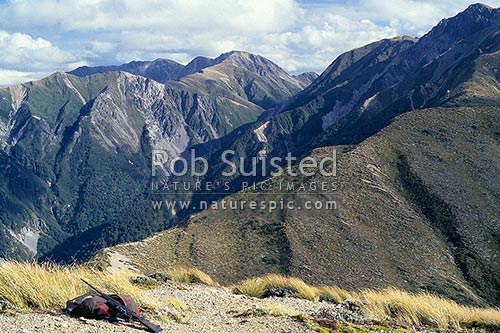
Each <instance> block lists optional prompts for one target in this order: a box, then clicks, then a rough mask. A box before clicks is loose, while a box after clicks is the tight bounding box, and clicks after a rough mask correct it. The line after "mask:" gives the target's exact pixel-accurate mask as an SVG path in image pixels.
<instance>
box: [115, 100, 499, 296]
mask: <svg viewBox="0 0 500 333" xmlns="http://www.w3.org/2000/svg"><path fill="white" fill-rule="evenodd" d="M499 118H500V115H499V112H498V109H496V108H462V109H431V110H424V111H416V112H411V113H409V114H406V115H404V116H402V117H400V118H399V119H397V120H396V121H394V122H393V123H392V124H391V125H389V126H388V127H387V128H385V129H384V130H383V131H381V132H380V133H379V134H377V135H375V136H373V137H371V138H369V139H367V140H366V141H364V142H363V143H361V144H360V145H359V146H357V147H353V148H352V149H349V148H348V147H337V150H338V153H339V154H338V176H337V177H336V180H335V182H336V183H337V186H338V190H337V191H336V192H335V193H333V194H329V195H326V196H325V197H326V198H328V199H333V200H336V201H337V204H338V209H337V210H336V211H308V212H307V213H304V211H298V210H293V211H291V210H290V211H282V212H280V211H275V212H273V213H268V212H263V211H221V210H218V211H213V210H208V211H205V212H202V213H200V214H197V215H196V216H193V217H191V218H190V219H189V220H188V221H186V222H185V223H184V224H182V225H181V226H179V227H177V228H174V229H172V230H168V231H166V232H164V233H161V234H158V235H156V236H153V237H151V238H149V239H146V240H145V241H143V242H140V243H132V244H124V245H119V246H117V247H116V248H114V249H113V250H117V251H119V252H122V253H125V254H126V255H127V256H129V257H130V258H131V260H132V261H133V262H134V263H135V264H137V265H138V266H139V267H140V268H142V269H144V270H145V271H150V272H151V271H154V270H158V269H159V268H161V267H165V266H168V265H172V264H174V263H183V264H194V265H196V266H197V267H200V268H201V269H203V270H204V271H206V272H207V273H209V274H211V275H213V276H214V277H216V278H217V279H218V280H220V281H222V282H231V281H236V280H238V279H241V278H244V277H250V276H256V275H260V274H263V273H267V272H274V273H285V274H290V275H294V276H299V277H301V278H304V279H305V280H306V281H308V282H313V283H329V284H335V285H339V286H341V287H344V288H348V289H355V288H363V287H383V286H397V287H400V288H404V289H410V290H421V289H424V290H433V291H437V292H439V293H441V294H445V295H448V296H451V297H454V298H455V299H459V300H466V301H474V302H479V303H481V302H483V299H486V300H487V301H489V302H491V303H495V302H498V299H499V295H498V294H496V293H497V292H498V290H499V289H498V287H497V286H498V281H499V273H498V272H500V267H498V260H495V258H497V255H498V254H497V253H498V250H499V246H500V244H499V242H498V233H499V228H498V225H499V224H498V216H500V212H499V211H498V210H499V209H498V207H499V205H498V200H499V198H500V193H498V188H497V187H495V184H496V182H495V179H497V175H498V172H499V170H498V168H499V166H500V150H499V148H498V140H499V135H500V134H499V133H500V127H499V125H498V124H500V119H499ZM328 149H329V148H325V149H319V150H316V151H314V152H313V154H312V156H314V157H316V158H319V157H321V156H322V155H323V154H329V151H328ZM341 151H343V152H341ZM278 180H279V179H273V180H271V181H275V182H276V181H278ZM323 180H325V179H321V177H319V176H314V177H312V179H309V180H308V181H317V182H320V181H323ZM326 180H328V179H326ZM285 197H292V194H289V195H285ZM233 198H234V199H245V198H247V197H246V196H245V194H236V195H235V196H233ZM259 198H260V199H265V198H267V199H274V200H276V199H279V197H277V196H275V195H274V196H271V195H267V197H266V195H264V194H261V195H260V196H259ZM318 198H319V196H318V195H310V198H308V199H313V200H314V199H318ZM296 200H298V201H300V200H305V197H304V196H303V195H302V196H296ZM476 295H479V296H480V297H482V298H483V299H478V298H477V296H476Z"/></svg>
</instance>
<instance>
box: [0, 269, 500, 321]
mask: <svg viewBox="0 0 500 333" xmlns="http://www.w3.org/2000/svg"><path fill="white" fill-rule="evenodd" d="M130 274H131V273H123V274H116V275H112V274H110V273H107V272H101V271H97V270H94V269H92V268H89V267H85V266H76V265H74V266H58V265H55V264H41V265H39V264H35V263H18V262H6V263H3V264H1V265H0V300H2V301H6V302H8V303H10V304H11V305H13V306H14V307H15V308H16V309H17V310H18V311H27V310H30V309H42V310H55V309H63V308H64V307H65V305H66V301H67V300H69V299H72V298H74V297H76V296H79V295H82V294H84V293H86V292H90V291H91V290H90V289H89V288H88V287H87V286H86V285H85V284H83V283H82V282H81V281H80V278H84V279H86V280H87V281H89V282H90V283H92V284H93V285H95V286H96V287H97V288H99V289H101V290H102V291H103V292H107V293H120V294H128V295H131V296H132V297H134V298H135V299H136V301H137V302H138V303H139V305H140V306H141V307H145V308H147V309H152V310H158V309H165V308H167V307H171V308H173V309H175V310H177V311H184V310H189V307H188V306H187V305H186V304H185V303H184V302H183V301H181V300H179V299H175V298H165V299H152V298H151V297H148V296H147V295H145V294H144V290H143V289H140V288H139V287H138V286H137V285H134V284H132V283H131V282H130V277H131V276H130ZM166 274H167V276H169V278H170V279H171V280H172V281H174V282H178V283H204V284H207V285H214V282H213V280H212V279H211V278H210V277H209V276H208V275H206V274H205V273H203V272H201V271H199V270H197V269H193V268H172V269H170V270H168V271H167V272H166ZM235 289H236V290H237V291H238V292H239V293H241V294H245V295H248V296H252V297H264V296H266V295H267V293H268V291H269V290H272V289H284V290H287V291H288V292H289V293H290V294H291V296H292V297H298V298H304V299H308V300H311V301H318V300H327V301H330V302H334V303H341V302H343V301H344V300H346V299H352V300H358V301H359V304H360V306H361V310H362V311H363V312H364V313H365V315H366V316H369V317H371V318H373V319H375V320H379V321H390V322H395V323H398V324H405V325H424V326H428V327H436V328H439V329H458V328H460V327H465V326H468V325H493V326H500V309H496V308H475V307H470V306H465V305H460V304H458V303H456V302H453V301H451V300H448V299H445V298H443V297H440V296H436V295H432V294H428V293H419V294H412V293H408V292H405V291H401V290H397V289H394V288H390V289H385V290H363V291H360V292H357V293H349V292H347V291H345V290H342V289H340V288H336V287H331V286H319V287H312V286H310V285H308V284H306V283H305V282H304V281H302V280H301V279H298V278H292V277H286V276H282V275H277V274H269V275H265V276H263V277H258V278H253V279H247V280H244V281H242V282H240V283H238V284H237V285H236V286H235ZM268 312H269V313H270V314H272V315H280V316H281V315H289V316H293V315H295V314H296V313H295V312H294V311H292V310H290V309H285V308H280V307H278V306H272V307H271V308H270V309H269V310H268ZM174 313H177V312H174ZM179 316H181V315H180V314H179ZM178 319H179V318H178ZM176 320H177V319H176ZM179 320H180V319H179Z"/></svg>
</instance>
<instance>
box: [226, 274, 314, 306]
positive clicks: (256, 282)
mask: <svg viewBox="0 0 500 333" xmlns="http://www.w3.org/2000/svg"><path fill="white" fill-rule="evenodd" d="M235 290H236V291H237V292H238V293H240V294H244V295H247V296H251V297H258V298H263V297H268V296H290V297H297V298H304V299H308V300H310V301H317V300H318V299H319V298H318V295H317V290H316V288H313V287H311V286H309V285H307V284H306V283H305V282H304V281H302V280H301V279H298V278H293V277H287V276H283V275H279V274H268V275H265V276H263V277H259V278H253V279H247V280H244V281H242V282H240V283H239V284H238V285H236V287H235Z"/></svg>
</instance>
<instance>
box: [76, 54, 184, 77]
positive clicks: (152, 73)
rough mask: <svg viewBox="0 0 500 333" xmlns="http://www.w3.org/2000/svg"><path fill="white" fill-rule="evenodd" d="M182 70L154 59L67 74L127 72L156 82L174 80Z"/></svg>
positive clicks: (84, 68)
mask: <svg viewBox="0 0 500 333" xmlns="http://www.w3.org/2000/svg"><path fill="white" fill-rule="evenodd" d="M183 68H184V66H183V65H181V64H179V63H177V62H175V61H173V60H168V59H156V60H153V61H132V62H129V63H127V64H123V65H116V66H98V67H88V66H82V67H78V68H77V69H75V70H72V71H70V72H68V74H72V75H76V76H87V75H92V74H97V73H105V72H119V71H121V72H128V73H131V74H136V75H141V76H145V77H148V78H150V79H153V80H155V81H158V82H166V81H170V80H175V79H177V78H178V77H179V72H180V71H181V70H182V69H183Z"/></svg>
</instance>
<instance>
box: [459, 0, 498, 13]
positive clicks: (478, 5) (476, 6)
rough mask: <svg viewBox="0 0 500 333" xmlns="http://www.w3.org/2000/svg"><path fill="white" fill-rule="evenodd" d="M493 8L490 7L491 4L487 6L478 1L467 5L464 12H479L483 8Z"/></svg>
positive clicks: (483, 9)
mask: <svg viewBox="0 0 500 333" xmlns="http://www.w3.org/2000/svg"><path fill="white" fill-rule="evenodd" d="M494 9H495V8H493V7H491V6H488V5H486V4H484V3H481V2H478V3H474V4H472V5H470V6H469V7H467V8H466V9H465V10H464V12H478V11H479V12H481V11H485V10H494Z"/></svg>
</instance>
